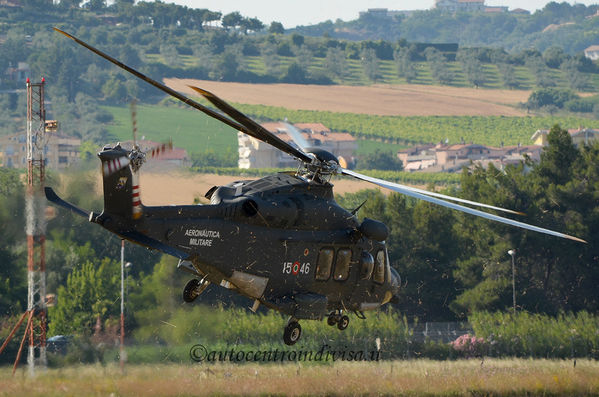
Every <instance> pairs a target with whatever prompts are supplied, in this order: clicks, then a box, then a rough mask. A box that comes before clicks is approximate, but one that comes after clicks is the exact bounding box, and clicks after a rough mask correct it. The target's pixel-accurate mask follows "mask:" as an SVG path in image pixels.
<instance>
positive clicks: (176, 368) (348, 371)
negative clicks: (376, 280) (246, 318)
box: [0, 359, 599, 396]
mask: <svg viewBox="0 0 599 397" xmlns="http://www.w3.org/2000/svg"><path fill="white" fill-rule="evenodd" d="M11 371H12V368H9V367H4V368H1V369H0V396H65V395H66V396H139V395H143V396H188V395H189V396H190V395H321V396H324V395H327V396H333V395H361V396H366V395H398V394H401V395H427V396H462V395H464V396H483V395H492V396H520V395H527V396H564V395H577V396H591V395H598V394H599V363H598V362H596V361H586V360H585V361H580V360H579V361H578V362H577V363H576V366H574V363H573V362H572V361H548V360H484V361H481V360H480V359H477V360H459V361H429V360H410V361H380V362H369V363H364V362H336V363H334V364H331V363H328V364H306V363H289V364H283V365H281V364H253V363H252V364H231V363H219V364H195V365H194V364H188V365H185V364H182V365H140V366H127V367H126V373H125V374H121V372H120V369H119V367H118V365H116V364H111V365H108V366H100V365H86V366H84V365H81V366H72V367H66V368H56V369H49V370H47V371H46V372H44V373H41V374H39V375H38V376H37V377H35V378H34V379H29V378H28V376H27V369H26V368H21V369H19V370H18V371H17V373H16V375H15V377H11Z"/></svg>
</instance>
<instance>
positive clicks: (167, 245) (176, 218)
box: [45, 28, 584, 345]
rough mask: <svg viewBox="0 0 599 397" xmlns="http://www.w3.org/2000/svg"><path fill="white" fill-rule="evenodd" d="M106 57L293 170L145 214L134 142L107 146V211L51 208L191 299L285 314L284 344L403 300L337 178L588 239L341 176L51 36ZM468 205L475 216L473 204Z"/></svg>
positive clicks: (299, 148)
mask: <svg viewBox="0 0 599 397" xmlns="http://www.w3.org/2000/svg"><path fill="white" fill-rule="evenodd" d="M54 29H55V30H56V31H57V32H59V33H61V34H63V35H65V36H66V37H68V38H70V39H72V40H74V41H75V42H76V43H78V44H80V45H82V46H83V47H86V48H87V49H89V50H90V51H92V52H94V53H96V54H97V55H99V56H101V57H102V58H104V59H106V60H108V61H110V62H112V63H113V64H115V65H117V66H119V67H120V68H122V69H124V70H126V71H128V72H129V73H131V74H133V75H135V76H136V77H138V78H140V79H142V80H144V81H146V82H147V83H149V84H151V85H153V86H154V87H156V88H158V89H160V90H162V91H163V92H165V93H167V94H168V95H171V96H172V97H174V98H177V99H178V100H180V101H182V102H183V103H185V104H187V105H189V106H191V107H192V108H195V109H197V110H199V111H201V112H203V113H205V114H207V115H209V116H210V117H213V118H215V119H217V120H219V121H221V122H223V123H225V124H227V125H229V126H231V127H233V128H235V129H236V130H237V131H240V132H242V133H245V134H247V135H249V136H251V137H253V138H255V139H258V140H260V141H263V142H266V143H268V144H270V145H272V146H274V147H275V148H277V149H279V150H281V151H283V152H285V153H287V154H289V155H291V156H293V157H294V158H296V159H297V160H298V161H299V167H298V169H297V170H296V171H294V172H282V173H278V174H274V175H269V176H266V177H263V178H261V179H257V180H241V181H237V182H233V183H230V184H228V185H224V186H214V187H213V188H211V189H210V190H209V191H208V192H207V193H206V195H205V197H206V198H207V199H208V200H210V204H196V205H177V206H174V205H173V206H145V205H143V204H142V201H141V196H140V186H139V172H140V168H141V166H142V165H143V163H144V162H145V161H146V153H144V152H143V151H142V150H141V149H140V148H139V147H138V146H137V145H136V144H134V145H133V147H132V149H126V148H124V147H123V146H122V145H121V144H120V143H117V144H116V145H114V146H110V145H107V146H105V147H104V148H103V149H102V151H101V152H99V153H98V157H99V158H100V161H101V164H102V167H101V169H102V173H103V193H104V208H103V210H102V212H100V213H96V212H93V211H92V212H89V211H84V210H82V209H80V208H78V207H76V206H75V205H73V204H71V203H68V202H66V201H64V200H63V199H61V198H60V197H59V196H58V195H57V194H56V193H55V192H54V190H53V189H52V188H50V187H46V188H45V194H46V197H47V199H48V200H49V201H50V202H53V203H54V204H56V205H59V206H62V207H64V208H67V209H69V210H71V211H73V212H74V213H75V214H77V215H80V216H83V217H86V218H88V220H89V221H90V222H92V223H96V224H98V225H100V226H102V227H104V228H105V229H107V230H108V231H110V232H112V233H114V234H116V235H118V236H119V237H120V238H122V239H126V240H128V241H131V242H133V243H136V244H139V245H142V246H145V247H147V248H149V249H154V250H158V251H161V252H163V253H166V254H168V255H172V256H174V257H176V258H178V259H179V263H178V266H177V267H178V268H179V269H181V270H183V271H186V272H188V273H191V274H192V275H193V278H192V279H191V280H190V281H189V282H188V283H187V285H186V286H185V287H184V289H183V299H184V301H185V302H193V301H194V300H195V299H197V298H198V296H200V295H201V294H202V293H203V292H204V291H205V290H206V288H207V287H208V286H209V285H211V284H216V285H218V286H221V287H223V288H227V289H230V290H233V291H235V292H237V293H239V294H241V295H243V296H245V297H247V298H249V299H251V300H252V301H253V305H252V307H251V310H252V311H254V312H255V311H256V310H257V309H258V308H259V306H260V305H264V306H265V307H267V308H269V309H274V310H276V311H279V312H281V313H283V314H286V315H288V316H289V319H288V321H287V325H286V326H285V327H284V332H283V341H284V342H285V344H287V345H293V344H295V343H296V342H297V341H298V340H299V339H300V337H301V332H302V331H301V326H300V324H299V320H322V319H324V318H325V317H326V319H327V324H328V325H330V326H336V327H337V328H338V329H339V330H345V329H346V328H347V327H348V325H349V317H348V314H349V313H351V312H353V313H354V314H355V315H356V316H357V317H358V318H361V319H363V318H365V315H364V312H365V311H369V310H375V309H378V308H379V307H381V306H383V305H385V304H387V303H389V302H392V303H398V302H399V297H398V294H399V290H400V286H401V278H400V276H399V274H398V273H397V271H396V270H395V269H393V268H392V267H391V266H390V263H389V256H388V252H387V247H386V243H385V241H386V239H387V237H388V236H389V230H388V228H387V226H386V225H385V224H383V223H382V222H379V221H377V220H373V219H368V218H365V219H363V220H362V221H361V222H360V221H359V220H358V217H357V215H356V214H357V212H358V210H359V209H360V207H361V205H360V206H359V207H358V208H355V209H353V210H351V211H348V210H346V209H344V208H342V207H341V206H339V205H338V204H337V202H336V201H335V198H334V194H333V184H332V183H331V177H332V176H334V175H342V176H343V175H344V176H349V177H353V178H356V179H359V180H362V181H367V182H370V183H372V184H374V185H378V186H381V187H384V188H387V189H390V190H392V191H395V192H398V193H401V194H404V195H407V196H410V197H414V198H416V199H419V200H425V201H428V202H430V203H433V204H437V205H441V206H444V207H448V208H451V209H454V210H458V211H462V212H465V213H468V214H471V215H474V216H478V217H482V218H486V219H490V220H493V221H497V222H502V223H505V224H508V225H512V226H515V227H519V228H523V229H528V230H532V231H536V232H540V233H545V234H549V235H552V236H556V237H560V238H567V239H570V240H574V241H579V242H584V240H581V239H579V238H577V237H573V236H569V235H567V234H564V233H560V232H556V231H553V230H549V229H545V228H541V227H538V226H533V225H530V224H526V223H523V222H519V221H515V220H512V219H509V218H505V217H501V216H499V215H495V214H492V213H489V212H486V211H482V210H480V209H475V208H472V207H479V208H484V209H488V210H494V211H500V212H504V213H509V214H521V213H519V212H517V211H513V210H509V209H504V208H500V207H496V206H492V205H488V204H484V203H478V202H474V201H470V200H466V199H462V198H458V197H452V196H447V195H443V194H440V193H436V192H430V191H427V190H423V189H418V188H414V187H410V186H406V185H401V184H397V183H393V182H388V181H385V180H382V179H378V178H373V177H370V176H366V175H362V174H360V173H357V172H355V171H352V170H349V169H347V168H346V166H345V164H344V162H343V161H341V162H340V161H339V159H338V158H337V157H335V156H334V155H333V154H331V153H329V152H327V151H325V150H323V149H320V148H313V147H309V146H308V145H307V142H306V141H305V140H304V139H303V137H302V135H301V133H300V132H299V131H298V130H296V129H295V128H294V127H293V126H291V125H290V124H287V132H288V134H289V135H290V136H291V137H292V141H293V143H291V142H286V141H284V140H282V139H280V138H279V137H278V136H277V135H275V134H273V133H271V132H269V131H268V130H266V129H265V128H264V127H262V126H261V125H260V124H258V123H257V122H255V121H254V120H252V119H251V118H249V117H247V116H246V115H244V114H243V113H241V112H240V111H238V110H237V109H235V108H234V107H232V106H231V105H229V104H228V103H226V102H225V101H224V100H222V99H220V98H219V97H217V96H216V95H214V94H212V93H210V92H208V91H205V90H203V89H201V88H198V87H191V88H193V90H195V91H196V92H197V93H198V94H200V95H201V96H202V97H204V98H205V99H207V100H208V101H209V102H210V103H211V104H212V105H214V107H215V108H217V109H218V110H219V111H216V110H213V109H212V108H209V107H206V106H204V105H202V104H200V103H198V102H196V101H194V100H192V99H191V98H188V97H186V96H184V95H182V94H180V93H179V92H177V91H174V90H173V89H171V88H169V87H167V86H166V85H164V84H161V83H159V82H157V81H155V80H153V79H151V78H150V77H148V76H146V75H144V74H142V73H140V72H139V71H137V70H135V69H133V68H131V67H129V66H127V65H125V64H123V63H121V62H120V61H118V60H117V59H115V58H113V57H111V56H110V55H108V54H106V53H104V52H102V51H100V50H98V49H96V48H94V47H92V46H91V45H89V44H87V43H85V42H83V41H81V40H79V39H78V38H76V37H74V36H72V35H70V34H69V33H66V32H64V31H62V30H60V29H58V28H54ZM470 206H472V207H470Z"/></svg>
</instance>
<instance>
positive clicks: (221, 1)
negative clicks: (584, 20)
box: [146, 0, 598, 28]
mask: <svg viewBox="0 0 599 397" xmlns="http://www.w3.org/2000/svg"><path fill="white" fill-rule="evenodd" d="M146 1H148V0H146ZM562 1H563V0H557V2H559V3H561V2H562ZM166 2H169V3H177V4H181V5H186V6H188V7H193V8H208V9H209V10H212V11H220V12H222V13H223V14H228V13H230V12H232V11H239V12H240V13H241V15H243V16H246V17H251V18H253V17H257V18H258V19H260V20H261V21H262V22H264V23H265V24H267V25H269V24H270V23H271V22H272V21H278V22H281V23H282V24H283V26H285V28H293V27H295V26H297V25H312V24H316V23H319V22H324V21H326V20H328V19H330V20H332V21H335V20H336V19H337V18H340V19H342V20H344V21H351V20H353V19H357V18H358V13H359V12H360V11H366V10H367V9H368V8H388V9H390V10H425V9H430V8H432V6H433V5H434V3H435V2H434V0H395V1H393V0H166ZM548 2H549V0H486V1H485V4H486V5H487V6H508V7H509V8H510V9H514V8H524V9H526V10H529V11H531V12H533V11H535V10H537V9H540V8H543V7H544V6H545V4H547V3H548ZM568 3H570V4H575V3H578V4H585V5H587V6H589V5H592V4H598V2H597V0H586V1H585V0H582V1H568Z"/></svg>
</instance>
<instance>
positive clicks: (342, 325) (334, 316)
mask: <svg viewBox="0 0 599 397" xmlns="http://www.w3.org/2000/svg"><path fill="white" fill-rule="evenodd" d="M327 324H328V325H330V326H331V327H333V326H335V325H337V328H339V330H341V331H343V330H344V329H346V328H347V326H348V325H349V317H347V316H346V315H345V314H343V311H342V310H335V311H334V312H331V314H329V317H328V318H327Z"/></svg>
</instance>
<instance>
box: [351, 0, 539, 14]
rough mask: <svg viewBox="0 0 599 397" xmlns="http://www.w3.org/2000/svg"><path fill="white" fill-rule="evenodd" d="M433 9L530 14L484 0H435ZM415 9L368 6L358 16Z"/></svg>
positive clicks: (401, 12)
mask: <svg viewBox="0 0 599 397" xmlns="http://www.w3.org/2000/svg"><path fill="white" fill-rule="evenodd" d="M433 8H434V9H437V10H440V11H442V12H447V13H456V12H484V13H489V14H490V13H503V12H509V13H512V14H524V15H528V14H530V11H528V10H524V9H522V8H516V9H513V10H511V11H510V10H509V7H507V6H487V5H485V0H435V6H434V7H433ZM414 12H415V11H405V10H402V11H394V10H388V9H386V8H369V9H368V11H363V12H360V18H362V17H365V16H369V17H376V18H385V17H387V18H388V17H395V16H400V15H402V16H410V15H411V14H413V13H414Z"/></svg>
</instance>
